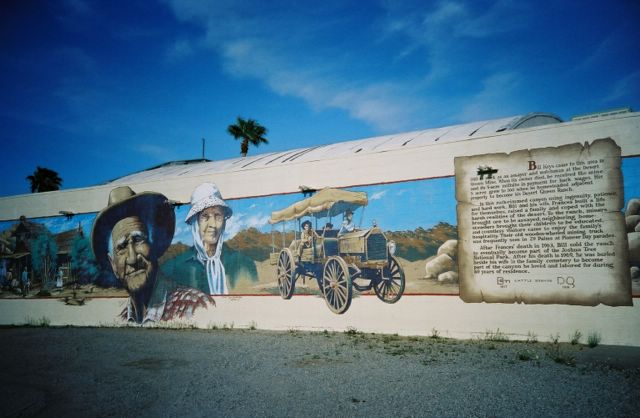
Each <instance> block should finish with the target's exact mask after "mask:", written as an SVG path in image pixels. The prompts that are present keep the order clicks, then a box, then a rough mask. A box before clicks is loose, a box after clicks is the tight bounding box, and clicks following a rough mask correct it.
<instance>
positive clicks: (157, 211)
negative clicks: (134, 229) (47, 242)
mask: <svg viewBox="0 0 640 418" xmlns="http://www.w3.org/2000/svg"><path fill="white" fill-rule="evenodd" d="M131 216H137V217H138V218H140V220H141V222H142V223H143V224H144V225H145V226H146V227H147V231H148V233H149V245H150V246H151V249H152V251H153V254H154V255H155V257H160V256H161V255H162V254H163V253H164V252H165V251H166V250H167V248H169V245H171V239H172V238H173V233H174V230H175V226H176V215H175V213H174V212H173V206H171V204H170V203H169V201H168V200H167V197H166V196H164V195H162V194H160V193H155V192H142V193H135V192H134V191H133V190H131V188H130V187H128V186H121V187H116V188H115V189H113V190H111V192H110V193H109V202H108V203H107V207H105V208H104V209H102V210H101V211H100V213H98V216H96V220H95V221H94V223H93V228H92V230H91V248H92V249H93V254H94V255H95V257H96V260H97V261H98V263H100V265H102V266H108V265H109V260H108V258H107V252H108V251H109V239H110V237H111V231H112V230H113V227H114V225H115V224H116V223H118V222H119V221H121V220H122V219H124V218H128V217H131Z"/></svg>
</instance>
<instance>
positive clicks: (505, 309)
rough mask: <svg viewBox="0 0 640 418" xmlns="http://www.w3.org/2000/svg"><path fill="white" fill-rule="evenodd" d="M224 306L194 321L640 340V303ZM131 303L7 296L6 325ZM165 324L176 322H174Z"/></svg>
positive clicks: (85, 322)
mask: <svg viewBox="0 0 640 418" xmlns="http://www.w3.org/2000/svg"><path fill="white" fill-rule="evenodd" d="M215 300H216V306H215V307H210V308H209V309H207V310H203V309H200V310H198V311H196V315H195V316H194V317H193V318H192V320H190V321H188V322H187V321H185V322H184V324H187V323H188V324H193V325H195V326H197V327H198V328H211V327H213V326H216V327H218V328H222V327H225V326H226V327H234V328H250V327H256V328H258V329H270V330H291V329H295V330H309V331H323V330H325V329H326V330H328V331H345V330H347V329H349V328H354V329H356V330H358V331H362V332H367V333H369V332H376V333H388V334H395V333H397V334H400V335H427V336H428V335H432V333H433V332H434V330H437V332H438V333H439V335H441V336H443V337H450V338H459V339H468V338H482V337H484V335H485V334H486V333H487V332H495V331H496V330H498V329H499V330H500V332H501V333H504V334H505V335H507V336H508V337H509V338H510V339H512V340H515V339H526V338H527V335H528V334H530V333H531V334H534V335H536V336H537V338H538V340H539V341H547V340H549V338H550V336H555V335H556V334H557V335H559V336H560V340H561V341H567V340H569V339H570V336H571V335H572V334H573V333H574V332H575V331H576V330H579V331H580V332H581V333H582V335H583V336H584V337H583V342H586V338H587V336H588V335H589V334H590V333H594V332H597V333H599V334H600V335H601V337H602V340H601V344H615V345H629V346H640V328H639V327H638V326H637V324H638V323H640V301H639V300H638V299H634V304H633V306H629V307H609V306H604V305H599V306H596V307H591V306H569V305H511V304H486V303H479V304H473V303H464V302H463V301H462V300H460V298H458V297H457V296H413V295H406V296H404V297H403V298H402V299H401V300H400V301H399V302H398V303H396V304H394V305H388V304H385V303H383V302H381V301H380V300H378V299H377V298H376V297H375V296H361V297H358V298H354V300H353V302H352V304H351V307H350V308H349V311H348V312H347V313H346V314H344V315H336V314H333V313H332V312H331V311H329V309H328V308H327V306H326V305H325V302H324V300H323V299H321V298H319V297H315V296H294V297H293V298H292V299H291V300H282V299H281V298H280V297H279V296H242V297H238V296H227V297H219V296H217V297H215ZM125 304H126V299H125V298H112V299H92V300H89V301H87V303H86V305H84V306H79V307H78V306H67V305H65V304H64V303H62V302H61V301H59V300H55V299H47V300H42V299H39V300H3V301H2V303H0V325H12V324H28V323H33V324H37V323H40V322H41V320H42V318H45V319H46V321H48V323H49V324H50V325H51V326H63V325H72V326H125V325H126V323H124V322H123V321H120V320H118V319H117V317H118V314H119V313H120V312H121V311H122V309H123V307H124V306H125ZM164 326H169V327H175V326H176V324H172V323H168V324H164Z"/></svg>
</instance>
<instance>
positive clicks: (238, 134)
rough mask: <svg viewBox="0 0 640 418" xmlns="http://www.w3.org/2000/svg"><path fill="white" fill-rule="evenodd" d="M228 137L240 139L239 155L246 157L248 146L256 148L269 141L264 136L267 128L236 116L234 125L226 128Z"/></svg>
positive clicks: (251, 120)
mask: <svg viewBox="0 0 640 418" xmlns="http://www.w3.org/2000/svg"><path fill="white" fill-rule="evenodd" d="M227 132H228V133H229V135H231V136H233V137H234V138H235V139H236V140H237V139H241V140H242V143H241V144H240V155H242V156H243V157H246V156H247V152H249V145H254V146H256V147H257V146H258V145H260V144H263V143H264V144H268V143H269V141H268V140H267V138H265V137H264V136H265V135H266V134H267V128H265V127H264V126H262V125H260V124H259V123H258V122H256V121H255V120H253V119H246V120H245V119H242V118H241V117H240V116H238V119H237V120H236V123H235V124H233V125H229V126H228V127H227Z"/></svg>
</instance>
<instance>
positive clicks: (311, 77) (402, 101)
mask: <svg viewBox="0 0 640 418" xmlns="http://www.w3.org/2000/svg"><path fill="white" fill-rule="evenodd" d="M249 3H251V2H249ZM170 4H171V6H172V8H173V11H174V13H175V15H176V16H177V17H178V18H179V19H182V20H186V21H189V22H196V23H198V24H200V25H201V26H202V27H203V28H204V29H205V30H206V34H205V41H204V42H203V43H202V44H203V45H205V46H206V47H208V48H209V49H211V50H213V51H215V52H216V53H217V54H218V55H219V56H220V57H221V58H222V60H223V68H224V69H225V71H226V72H227V73H229V74H230V75H231V76H233V77H245V78H252V79H257V80H260V81H262V82H263V83H264V84H265V85H267V86H268V87H269V88H270V89H271V90H272V91H274V92H275V93H277V94H280V95H284V96H291V97H297V98H300V99H302V100H304V101H305V102H306V103H307V104H308V105H309V106H310V107H311V108H313V109H316V110H323V109H328V108H336V109H341V110H344V111H345V112H347V114H348V115H349V116H350V117H352V118H353V119H357V120H361V121H364V122H366V123H368V124H370V125H371V126H374V127H376V128H377V129H379V130H381V131H394V130H395V131H397V130H400V129H405V128H407V127H410V126H412V124H415V123H416V122H417V121H420V120H421V119H420V117H419V115H420V114H421V113H423V111H424V110H425V107H426V106H425V104H424V103H423V102H422V100H421V99H419V98H418V95H417V94H416V92H415V84H414V83H411V82H410V81H405V80H402V81H397V80H384V79H382V80H371V81H369V82H363V81H361V80H364V79H366V75H365V74H358V73H356V72H353V68H352V67H353V66H354V64H360V63H358V62H354V61H351V60H350V59H348V58H347V59H343V60H339V59H337V58H336V57H338V56H341V55H342V54H344V51H342V50H341V49H340V48H338V47H335V46H333V47H325V48H324V49H323V48H318V47H316V46H317V44H320V43H322V42H326V41H327V38H326V37H327V36H328V35H327V34H326V31H327V30H331V28H328V29H327V28H325V27H324V26H323V25H329V24H327V23H326V22H316V21H314V20H312V19H306V20H305V18H300V16H296V17H295V18H294V17H292V16H291V15H290V13H292V12H291V11H280V12H277V11H276V12H274V10H275V9H278V8H277V7H275V6H274V7H273V8H270V9H269V12H271V13H270V14H266V15H265V16H261V15H260V10H261V9H260V8H259V7H258V9H257V10H256V11H255V12H254V13H244V12H242V13H241V11H243V10H245V9H247V10H249V9H250V8H248V7H247V5H246V4H245V5H244V6H245V7H238V6H237V5H235V4H234V3H233V2H222V4H217V3H216V7H206V6H205V3H203V2H198V1H188V2H182V1H174V2H170ZM282 9H288V7H282ZM278 27H286V28H287V30H286V31H281V30H278V29H277V28H278ZM292 33H295V36H292V35H291V34H292ZM191 46H193V44H191ZM309 51H313V53H312V54H309ZM351 59H353V58H351ZM356 59H357V58H356Z"/></svg>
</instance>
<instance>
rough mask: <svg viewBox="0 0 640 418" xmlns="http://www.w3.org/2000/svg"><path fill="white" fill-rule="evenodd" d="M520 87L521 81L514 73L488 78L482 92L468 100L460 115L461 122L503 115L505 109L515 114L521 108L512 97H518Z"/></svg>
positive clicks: (494, 75)
mask: <svg viewBox="0 0 640 418" xmlns="http://www.w3.org/2000/svg"><path fill="white" fill-rule="evenodd" d="M519 85H520V79H519V77H518V75H517V74H514V73H496V74H492V75H490V76H489V77H487V78H486V79H485V80H484V81H483V83H482V90H481V91H479V92H478V93H477V94H476V95H475V96H473V97H471V98H469V99H467V102H466V105H464V107H463V109H462V112H461V114H460V119H461V120H482V119H487V118H491V117H494V116H495V115H496V114H501V113H503V112H504V109H509V111H511V112H513V111H514V109H517V108H518V107H519V106H518V105H517V103H514V99H512V97H516V96H517V94H515V93H516V91H517V89H518V87H519Z"/></svg>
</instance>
